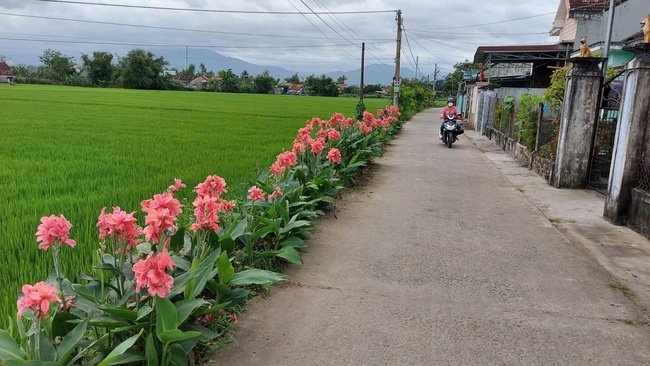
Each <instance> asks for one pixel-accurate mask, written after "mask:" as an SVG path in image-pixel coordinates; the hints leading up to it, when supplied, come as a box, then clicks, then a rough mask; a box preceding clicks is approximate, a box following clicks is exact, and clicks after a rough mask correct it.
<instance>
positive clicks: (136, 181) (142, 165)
mask: <svg viewBox="0 0 650 366" xmlns="http://www.w3.org/2000/svg"><path fill="white" fill-rule="evenodd" d="M10 89H11V90H10ZM0 99H2V100H3V101H5V103H4V104H3V107H2V108H1V109H0V116H1V117H0V128H1V129H3V130H5V131H12V132H11V134H10V135H11V138H6V139H4V140H3V148H2V149H0V161H2V162H3V164H2V165H1V168H0V181H1V182H3V183H2V189H1V190H0V202H3V206H2V208H3V209H2V210H0V222H2V225H0V235H1V236H2V237H3V238H4V242H3V250H2V251H0V267H2V268H3V270H2V271H0V288H4V289H20V286H22V284H24V283H35V282H37V281H38V280H39V279H42V278H45V277H47V275H48V271H47V269H48V268H49V266H50V265H49V259H48V258H49V257H48V256H46V255H45V254H44V253H43V252H42V251H40V250H38V249H37V248H36V247H35V246H34V245H29V243H35V236H34V232H35V228H36V227H37V226H38V224H39V219H40V217H41V216H44V215H49V214H61V213H65V216H66V218H67V219H68V220H71V221H72V222H73V223H74V227H73V228H72V231H71V237H73V238H74V239H75V240H77V241H78V242H79V243H80V244H79V245H78V246H77V247H76V248H75V249H74V250H71V249H70V248H63V249H62V255H63V256H66V257H67V258H68V260H67V261H64V262H63V263H62V270H63V271H65V272H66V273H68V274H70V276H71V278H70V279H71V280H73V281H76V280H78V278H77V274H78V272H79V271H78V270H77V268H83V267H86V266H88V265H89V264H90V263H91V262H92V260H93V258H94V253H95V248H94V247H93V245H91V243H95V242H97V231H96V228H95V225H96V224H97V216H98V214H99V212H100V210H101V208H102V207H104V206H107V207H109V208H110V207H112V206H115V205H119V206H120V207H122V209H124V210H127V211H129V212H131V211H133V210H137V209H139V208H140V201H141V200H142V199H144V198H146V197H151V196H152V195H153V194H155V193H157V192H159V191H161V190H162V189H164V188H165V187H167V186H168V185H169V183H170V181H171V180H172V179H173V178H175V177H178V178H183V181H184V182H185V183H186V184H187V185H188V187H194V186H196V185H197V184H198V183H200V182H201V181H203V179H204V178H205V176H206V175H209V174H214V173H215V172H219V174H220V175H221V176H222V177H223V178H225V179H226V181H227V182H228V183H229V185H232V186H235V187H237V186H238V185H241V184H244V183H245V182H246V181H248V180H250V179H253V178H254V177H255V176H256V173H255V172H254V170H253V169H254V167H255V166H256V165H260V166H269V165H270V164H271V163H272V162H273V159H274V157H275V155H276V154H277V152H278V151H281V150H282V149H283V148H286V146H287V145H289V144H290V143H291V141H292V139H293V138H294V134H295V131H296V129H297V128H299V127H300V126H301V125H302V124H303V123H304V121H305V120H307V119H310V118H312V117H313V116H326V115H328V114H330V113H331V112H332V111H340V112H342V113H344V114H346V115H349V116H354V115H355V108H354V104H352V103H350V100H349V99H341V98H317V97H310V98H292V97H288V96H282V95H251V94H226V93H186V92H152V91H141V90H123V89H99V88H94V89H85V88H72V87H55V86H36V85H17V86H16V87H14V88H0ZM365 103H366V106H367V107H368V108H369V109H371V110H377V109H378V108H381V107H383V106H384V105H385V104H386V102H385V101H384V100H379V99H368V100H366V101H365ZM152 106H154V107H152ZM189 193H190V192H185V191H182V192H179V199H181V201H186V202H185V204H189V205H191V199H192V198H191V195H190V194H189ZM16 258H20V260H21V263H25V264H27V263H29V265H23V266H15V265H14V264H15V260H16ZM16 300H17V297H16V293H15V291H13V290H11V291H6V292H5V295H4V296H1V297H0V327H3V326H7V325H8V323H7V316H8V315H11V314H15V310H14V308H15V304H16Z"/></svg>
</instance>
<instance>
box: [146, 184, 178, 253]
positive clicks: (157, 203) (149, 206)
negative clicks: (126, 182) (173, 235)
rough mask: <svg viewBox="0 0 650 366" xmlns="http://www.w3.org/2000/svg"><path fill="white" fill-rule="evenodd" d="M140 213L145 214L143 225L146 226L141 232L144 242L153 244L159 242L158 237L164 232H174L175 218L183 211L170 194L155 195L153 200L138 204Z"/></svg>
mask: <svg viewBox="0 0 650 366" xmlns="http://www.w3.org/2000/svg"><path fill="white" fill-rule="evenodd" d="M140 205H141V206H142V211H144V212H146V213H147V216H146V217H145V223H146V224H147V226H146V227H145V228H144V230H142V232H143V233H144V234H145V240H147V241H149V240H150V241H151V242H152V243H153V244H158V243H159V242H160V235H161V234H162V233H164V232H165V231H166V230H176V225H174V222H175V221H176V216H178V214H180V213H181V212H182V211H183V210H182V208H181V207H183V205H181V203H180V202H179V201H178V200H177V199H176V198H174V195H173V194H172V193H163V194H156V195H154V196H153V199H149V200H144V201H142V202H141V203H140Z"/></svg>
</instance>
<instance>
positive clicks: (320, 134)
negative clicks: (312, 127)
mask: <svg viewBox="0 0 650 366" xmlns="http://www.w3.org/2000/svg"><path fill="white" fill-rule="evenodd" d="M316 136H317V137H321V138H325V137H327V130H318V132H316Z"/></svg>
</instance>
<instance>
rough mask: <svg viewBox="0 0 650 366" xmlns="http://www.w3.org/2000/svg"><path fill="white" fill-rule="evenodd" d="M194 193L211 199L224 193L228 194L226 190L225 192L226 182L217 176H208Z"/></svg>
mask: <svg viewBox="0 0 650 366" xmlns="http://www.w3.org/2000/svg"><path fill="white" fill-rule="evenodd" d="M195 191H196V194H198V195H199V196H211V197H219V196H221V195H222V194H224V193H228V190H226V180H225V179H223V178H221V177H220V176H218V175H208V177H207V178H206V179H205V182H203V183H199V185H197V186H196V187H195Z"/></svg>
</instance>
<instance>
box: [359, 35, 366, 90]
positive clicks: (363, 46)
mask: <svg viewBox="0 0 650 366" xmlns="http://www.w3.org/2000/svg"><path fill="white" fill-rule="evenodd" d="M365 56H366V43H365V42H363V43H361V83H360V84H361V85H359V97H360V99H361V101H362V102H363V67H364V58H365Z"/></svg>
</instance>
